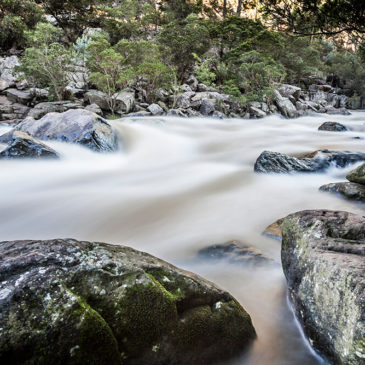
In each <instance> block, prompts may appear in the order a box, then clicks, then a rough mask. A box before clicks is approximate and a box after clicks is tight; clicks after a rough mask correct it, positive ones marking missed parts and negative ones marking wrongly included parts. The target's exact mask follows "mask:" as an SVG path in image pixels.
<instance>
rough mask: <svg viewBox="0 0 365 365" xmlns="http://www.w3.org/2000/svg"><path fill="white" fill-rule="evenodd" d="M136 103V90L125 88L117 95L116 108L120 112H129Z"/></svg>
mask: <svg viewBox="0 0 365 365" xmlns="http://www.w3.org/2000/svg"><path fill="white" fill-rule="evenodd" d="M135 105H136V98H135V95H134V91H128V90H123V91H122V92H120V93H118V95H117V96H116V108H115V110H116V111H117V112H118V113H119V114H128V113H130V112H131V111H133V109H134V106H135Z"/></svg>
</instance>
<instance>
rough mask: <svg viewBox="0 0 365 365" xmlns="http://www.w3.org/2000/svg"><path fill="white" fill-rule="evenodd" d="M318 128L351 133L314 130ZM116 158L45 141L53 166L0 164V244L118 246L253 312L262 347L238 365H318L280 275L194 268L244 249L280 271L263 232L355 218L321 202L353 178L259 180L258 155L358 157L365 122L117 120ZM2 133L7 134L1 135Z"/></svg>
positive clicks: (350, 207)
mask: <svg viewBox="0 0 365 365" xmlns="http://www.w3.org/2000/svg"><path fill="white" fill-rule="evenodd" d="M326 120H335V121H340V122H343V123H344V124H346V125H348V126H349V127H351V128H352V131H349V132H344V133H331V132H319V131H317V128H318V126H319V125H320V124H321V123H322V122H323V121H326ZM111 123H112V124H113V127H114V128H115V129H116V130H117V132H118V134H119V136H120V139H121V140H122V141H123V146H122V149H121V150H120V151H118V152H116V153H113V154H97V153H93V152H91V151H89V150H87V149H84V148H82V147H79V146H76V145H68V144H63V143H59V142H51V143H48V144H49V145H51V146H52V147H54V148H55V149H57V150H58V151H59V152H60V153H61V155H62V158H61V159H60V160H58V161H5V160H3V161H0V174H1V175H0V191H1V200H0V202H1V203H0V207H1V210H0V232H1V240H13V239H49V238H59V237H62V238H65V237H72V238H76V239H83V240H92V241H103V242H109V243H114V244H123V245H128V246H131V247H134V248H136V249H139V250H143V251H146V252H149V253H151V254H154V255H156V256H158V257H161V258H163V259H165V260H167V261H170V262H172V263H174V264H176V265H178V266H182V267H184V268H185V269H188V270H191V271H194V272H197V273H199V274H200V275H202V276H204V277H206V278H207V279H210V280H212V281H213V282H215V283H217V284H218V285H220V286H221V287H223V288H224V289H226V290H228V291H229V292H230V293H232V294H233V295H234V296H235V297H236V298H237V299H238V300H239V301H240V303H241V304H242V305H243V307H244V308H245V309H246V310H247V311H248V312H249V313H250V314H251V317H252V320H253V323H254V326H255V328H256V330H257V334H258V339H257V340H256V341H255V343H254V344H253V346H252V347H251V348H250V349H249V350H248V352H247V353H246V354H245V355H243V356H242V357H241V358H239V359H237V360H235V361H233V362H232V363H230V364H234V365H266V364H270V365H286V364H288V365H292V364H293V365H294V364H295V365H309V364H310V365H313V364H314V365H315V364H323V363H324V362H323V360H321V358H320V357H318V356H317V355H316V354H315V353H314V352H313V350H312V349H311V348H310V346H309V345H308V343H307V341H306V340H305V338H304V336H303V335H302V332H301V330H300V327H299V326H298V323H297V322H296V320H295V318H294V315H293V312H292V310H291V307H290V305H289V304H288V302H287V296H286V285H285V278H284V275H283V273H282V270H281V267H280V265H277V267H272V266H271V267H261V268H252V267H251V268H242V267H237V266H234V265H230V264H224V263H222V264H219V265H217V264H216V263H215V264H210V263H209V262H197V261H196V260H193V258H194V257H195V255H196V253H197V251H198V250H199V249H201V248H203V247H206V246H209V245H212V244H216V243H222V242H225V241H228V240H232V239H235V240H240V241H242V242H243V243H245V244H249V245H251V246H253V247H257V248H258V249H260V250H261V251H263V252H264V253H265V254H266V255H269V256H270V257H272V258H273V259H275V260H276V261H277V262H278V263H279V262H280V243H279V242H277V241H274V240H272V239H269V238H267V237H264V236H262V235H261V232H262V231H263V230H264V229H265V227H266V226H267V225H269V224H270V223H272V222H273V221H275V220H277V219H278V218H281V217H283V216H285V215H287V214H289V213H293V212H295V211H299V210H303V209H334V210H347V211H351V212H355V213H363V212H364V206H363V205H360V204H358V205H356V204H354V203H350V202H348V201H345V200H343V199H340V198H339V197H337V196H333V195H331V194H328V193H321V192H319V191H318V188H319V187H320V186H321V185H323V184H326V183H330V182H335V181H341V180H344V177H345V174H346V172H347V171H348V170H349V169H336V168H332V169H330V170H329V171H327V172H326V173H322V174H309V175H308V174H307V175H300V174H297V175H265V174H255V173H254V172H253V166H254V162H255V160H256V158H257V157H258V156H259V154H260V153H261V152H262V151H264V150H272V151H278V152H283V153H302V152H311V151H314V150H318V149H324V148H328V149H338V150H352V151H362V152H365V141H364V139H354V137H358V136H360V137H362V138H364V137H365V132H364V130H365V124H364V123H365V113H361V112H357V113H353V114H352V115H351V116H346V117H344V116H327V115H320V114H317V115H315V116H309V117H303V118H300V119H295V120H286V119H282V118H280V117H278V116H272V117H268V118H265V119H261V120H240V119H233V120H232V119H229V120H228V119H227V120H215V119H205V118H200V119H177V118H176V119H174V118H167V117H163V118H149V119H129V120H128V119H125V120H123V121H113V122H111ZM1 131H6V128H2V129H1Z"/></svg>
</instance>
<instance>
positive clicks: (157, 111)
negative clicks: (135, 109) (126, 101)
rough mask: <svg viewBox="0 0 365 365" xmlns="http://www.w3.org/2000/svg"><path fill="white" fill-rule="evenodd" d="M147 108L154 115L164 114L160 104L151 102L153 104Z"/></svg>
mask: <svg viewBox="0 0 365 365" xmlns="http://www.w3.org/2000/svg"><path fill="white" fill-rule="evenodd" d="M147 110H148V111H149V112H150V113H151V114H152V115H162V114H163V109H162V108H161V107H160V106H159V105H158V104H151V105H149V106H148V107H147Z"/></svg>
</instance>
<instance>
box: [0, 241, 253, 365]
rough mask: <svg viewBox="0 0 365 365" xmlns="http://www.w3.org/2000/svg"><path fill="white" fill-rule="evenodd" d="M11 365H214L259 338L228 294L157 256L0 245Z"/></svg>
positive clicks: (100, 248) (87, 245)
mask: <svg viewBox="0 0 365 365" xmlns="http://www.w3.org/2000/svg"><path fill="white" fill-rule="evenodd" d="M0 255H1V257H2V260H1V263H0V276H1V284H0V302H1V306H0V308H1V309H0V328H2V334H1V337H0V361H1V363H3V364H12V365H18V364H19V365H20V364H51V363H52V364H110V365H120V364H141V365H143V364H149V365H157V364H172V365H175V364H176V365H178V364H196V365H204V364H211V363H212V362H216V361H224V360H227V359H229V358H231V357H232V356H235V355H238V354H239V353H240V352H241V351H242V350H243V349H244V348H245V346H247V345H248V344H249V343H250V342H251V341H252V340H253V339H254V338H255V330H254V328H253V326H252V323H251V319H250V316H249V315H248V314H247V313H246V312H245V310H244V309H243V308H242V307H241V306H240V305H239V304H238V302H237V301H236V300H235V299H234V298H233V297H232V296H231V295H230V294H229V293H227V292H225V291H223V290H221V289H219V288H218V287H217V286H215V285H214V284H213V283H211V282H209V281H206V280H205V279H203V278H201V277H199V276H197V275H194V274H192V273H189V272H186V271H183V270H180V269H178V268H176V267H174V266H172V265H170V264H168V263H166V262H164V261H162V260H159V259H157V258H155V257H153V256H151V255H148V254H146V253H143V252H139V251H136V250H133V249H132V248H128V247H124V246H115V245H107V244H104V243H96V242H80V241H76V240H73V239H67V240H61V239H55V240H50V241H11V242H2V243H1V244H0Z"/></svg>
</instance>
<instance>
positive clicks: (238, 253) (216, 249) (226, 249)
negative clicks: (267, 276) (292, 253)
mask: <svg viewBox="0 0 365 365" xmlns="http://www.w3.org/2000/svg"><path fill="white" fill-rule="evenodd" d="M197 257H198V259H204V260H206V259H208V260H213V261H221V260H224V261H228V262H229V263H230V264H236V265H237V264H238V265H264V264H272V263H273V260H272V259H270V258H269V257H267V256H265V255H264V254H263V253H262V252H260V251H259V250H258V249H256V248H255V247H250V246H247V245H244V244H242V243H241V242H239V241H229V242H225V243H221V244H217V245H213V246H209V247H206V248H203V249H201V250H200V251H199V252H198V256H197Z"/></svg>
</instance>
